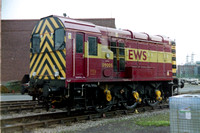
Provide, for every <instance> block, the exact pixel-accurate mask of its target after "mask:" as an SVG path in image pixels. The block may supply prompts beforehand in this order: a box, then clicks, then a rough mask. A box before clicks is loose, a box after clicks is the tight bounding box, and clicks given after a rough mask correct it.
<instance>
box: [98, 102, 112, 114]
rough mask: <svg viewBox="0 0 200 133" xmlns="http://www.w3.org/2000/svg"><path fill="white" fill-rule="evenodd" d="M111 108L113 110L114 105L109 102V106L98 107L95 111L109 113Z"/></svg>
mask: <svg viewBox="0 0 200 133" xmlns="http://www.w3.org/2000/svg"><path fill="white" fill-rule="evenodd" d="M111 108H112V104H111V102H108V103H107V104H102V105H97V106H96V107H95V110H96V111H97V112H98V113H104V112H107V111H109V110H110V109H111Z"/></svg>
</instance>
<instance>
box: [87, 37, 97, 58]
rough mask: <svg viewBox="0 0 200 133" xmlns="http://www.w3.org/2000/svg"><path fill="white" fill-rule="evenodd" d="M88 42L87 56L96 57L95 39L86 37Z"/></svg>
mask: <svg viewBox="0 0 200 133" xmlns="http://www.w3.org/2000/svg"><path fill="white" fill-rule="evenodd" d="M88 42H89V55H97V38H96V37H88Z"/></svg>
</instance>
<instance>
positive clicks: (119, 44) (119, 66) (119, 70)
mask: <svg viewBox="0 0 200 133" xmlns="http://www.w3.org/2000/svg"><path fill="white" fill-rule="evenodd" d="M110 47H111V51H113V71H114V75H113V76H114V77H117V78H119V77H122V78H123V77H124V74H125V44H124V41H112V42H111V44H110Z"/></svg>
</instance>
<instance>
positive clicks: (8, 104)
mask: <svg viewBox="0 0 200 133" xmlns="http://www.w3.org/2000/svg"><path fill="white" fill-rule="evenodd" d="M42 108H44V107H43V106H42V105H39V104H38V102H37V101H32V100H23V101H1V103H0V112H1V113H8V112H20V111H22V110H32V111H33V110H35V109H42Z"/></svg>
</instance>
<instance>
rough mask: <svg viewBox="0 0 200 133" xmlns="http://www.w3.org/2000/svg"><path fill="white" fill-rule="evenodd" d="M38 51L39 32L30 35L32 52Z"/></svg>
mask: <svg viewBox="0 0 200 133" xmlns="http://www.w3.org/2000/svg"><path fill="white" fill-rule="evenodd" d="M39 51H40V34H34V35H33V36H32V52H33V53H39Z"/></svg>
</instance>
